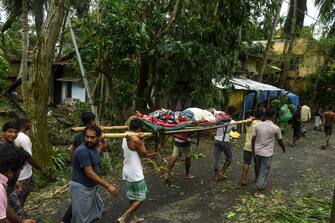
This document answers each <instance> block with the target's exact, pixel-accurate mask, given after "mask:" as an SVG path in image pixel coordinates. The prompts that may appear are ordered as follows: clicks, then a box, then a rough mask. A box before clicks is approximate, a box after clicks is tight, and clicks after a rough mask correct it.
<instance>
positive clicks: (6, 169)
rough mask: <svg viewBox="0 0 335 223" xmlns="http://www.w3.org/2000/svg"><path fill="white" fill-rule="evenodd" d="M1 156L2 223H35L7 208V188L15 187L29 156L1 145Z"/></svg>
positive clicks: (10, 146) (0, 205)
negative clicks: (7, 221)
mask: <svg viewBox="0 0 335 223" xmlns="http://www.w3.org/2000/svg"><path fill="white" fill-rule="evenodd" d="M0 154H1V156H0V223H5V222H6V220H9V221H10V222H12V223H34V222H35V221H34V220H31V219H25V220H22V219H21V218H19V217H18V216H17V215H16V214H15V212H14V211H13V210H12V209H11V208H9V207H8V206H7V192H6V190H7V187H13V186H14V185H15V183H16V181H17V179H18V177H19V174H20V170H21V169H22V167H23V166H24V164H25V162H26V160H27V155H26V153H25V152H24V151H23V150H20V149H15V148H13V145H8V144H0Z"/></svg>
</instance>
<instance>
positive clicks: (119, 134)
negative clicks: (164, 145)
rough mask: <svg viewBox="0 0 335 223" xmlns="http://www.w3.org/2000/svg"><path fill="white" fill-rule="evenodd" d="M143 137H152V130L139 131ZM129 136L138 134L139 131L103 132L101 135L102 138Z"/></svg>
mask: <svg viewBox="0 0 335 223" xmlns="http://www.w3.org/2000/svg"><path fill="white" fill-rule="evenodd" d="M141 133H142V134H143V135H144V137H152V136H154V133H152V132H141ZM129 136H140V133H139V132H125V133H104V134H103V135H102V137H103V138H111V139H118V138H127V137H129Z"/></svg>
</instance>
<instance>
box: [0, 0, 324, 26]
mask: <svg viewBox="0 0 335 223" xmlns="http://www.w3.org/2000/svg"><path fill="white" fill-rule="evenodd" d="M288 2H290V0H284V2H283V6H282V8H281V12H280V15H281V16H286V15H287V12H288V9H289V3H288ZM318 13H319V10H318V9H317V8H316V7H315V6H314V0H307V14H308V15H310V16H311V17H313V18H315V19H318ZM0 21H2V22H3V21H4V13H3V12H2V10H1V9H0ZM313 23H315V20H314V19H312V18H310V17H308V16H305V20H304V25H305V26H309V25H311V24H313Z"/></svg>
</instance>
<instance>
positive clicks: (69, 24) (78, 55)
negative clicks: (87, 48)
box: [66, 17, 100, 125]
mask: <svg viewBox="0 0 335 223" xmlns="http://www.w3.org/2000/svg"><path fill="white" fill-rule="evenodd" d="M66 23H67V26H68V27H69V29H70V33H71V38H72V42H73V46H74V50H75V51H76V55H77V60H78V64H79V68H80V73H81V76H82V78H83V81H84V85H85V91H86V94H87V99H88V103H89V104H90V106H91V110H92V112H93V113H94V114H95V115H96V118H95V120H96V122H97V124H98V125H100V121H99V117H98V114H97V112H96V111H95V108H94V104H93V100H92V95H91V92H90V87H89V85H88V81H87V77H86V74H85V69H84V66H83V62H82V60H81V56H80V53H79V49H78V45H77V40H76V36H75V34H74V32H73V29H72V24H71V21H70V18H69V17H67V18H66Z"/></svg>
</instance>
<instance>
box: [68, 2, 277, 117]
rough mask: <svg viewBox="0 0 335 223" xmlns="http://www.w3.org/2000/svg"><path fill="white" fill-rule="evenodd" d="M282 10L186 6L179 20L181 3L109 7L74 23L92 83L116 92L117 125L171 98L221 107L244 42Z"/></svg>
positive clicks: (258, 5)
mask: <svg viewBox="0 0 335 223" xmlns="http://www.w3.org/2000/svg"><path fill="white" fill-rule="evenodd" d="M217 3H218V4H217ZM275 8H276V1H270V0H262V1H244V0H239V1H233V0H226V1H210V2H208V1H202V0H197V1H195V2H194V1H189V0H184V1H180V5H178V8H176V10H175V12H176V14H175V15H174V14H173V12H174V9H175V1H167V0H165V1H160V2H154V1H140V0H136V1H119V0H102V1H101V2H100V5H99V7H98V9H99V11H98V10H94V11H93V12H92V13H91V14H90V15H88V16H87V17H86V18H83V19H82V20H74V21H73V23H74V26H76V25H79V24H80V27H81V29H80V31H79V30H78V33H77V35H78V39H79V44H80V45H81V53H82V58H83V61H84V65H85V67H86V69H87V71H88V73H89V76H91V77H92V76H96V73H97V71H98V72H102V73H103V74H104V75H105V77H106V80H107V82H108V84H109V86H110V87H109V92H110V98H111V100H109V101H108V103H107V107H108V117H109V118H110V119H111V120H113V121H114V120H116V119H117V118H120V116H124V118H123V120H124V119H125V118H126V117H128V115H129V114H131V113H133V112H134V111H135V109H138V110H140V111H144V110H146V106H147V105H149V106H150V108H151V109H154V108H158V107H159V106H160V101H161V99H164V98H167V99H168V105H170V106H173V102H172V100H176V99H178V98H179V99H181V101H187V100H191V101H192V104H198V105H201V106H202V107H206V106H215V105H217V104H218V101H220V100H221V99H222V93H218V90H217V89H216V88H215V87H213V86H212V79H213V78H216V79H222V78H225V79H227V80H228V79H229V77H230V76H231V75H232V74H233V72H234V69H235V66H236V64H237V63H238V60H237V56H238V52H239V50H240V49H241V41H242V40H243V41H249V40H252V39H253V38H256V36H257V34H256V33H257V32H258V31H255V30H256V29H257V30H259V29H261V28H259V27H258V25H257V24H258V20H259V16H260V15H264V14H267V13H270V14H271V12H274V9H275ZM174 16H175V19H174V20H171V17H174ZM257 17H258V19H257ZM239 27H242V36H241V38H240V37H239V29H240V28H239ZM252 32H255V33H252ZM65 39H69V34H66V36H65ZM68 44H69V43H68ZM68 46H69V48H68V49H70V48H71V46H70V45H68ZM65 48H67V47H65ZM75 67H77V65H76V64H75ZM91 80H93V78H91ZM182 106H183V105H182ZM171 109H173V107H171ZM120 121H122V120H120ZM117 122H119V121H117Z"/></svg>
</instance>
